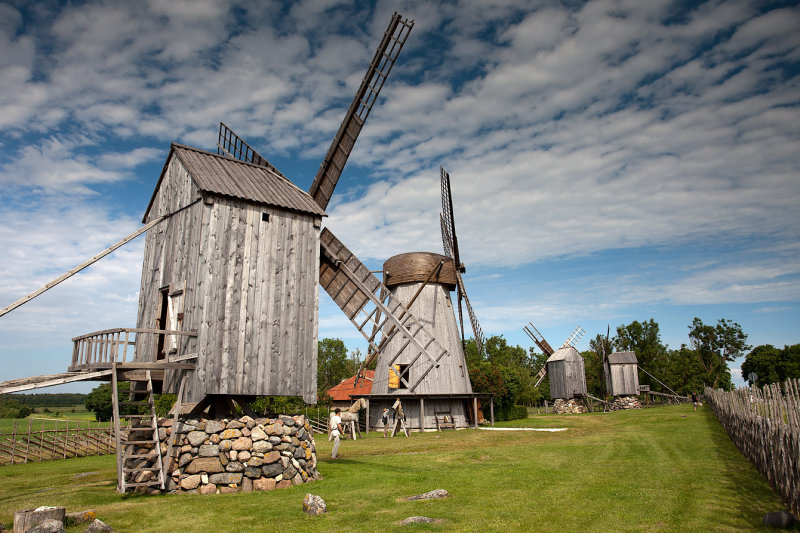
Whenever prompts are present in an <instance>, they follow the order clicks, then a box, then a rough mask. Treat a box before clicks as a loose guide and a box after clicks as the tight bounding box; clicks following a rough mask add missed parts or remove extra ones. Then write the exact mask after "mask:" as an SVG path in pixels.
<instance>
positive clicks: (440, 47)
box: [0, 0, 800, 391]
mask: <svg viewBox="0 0 800 533" xmlns="http://www.w3.org/2000/svg"><path fill="white" fill-rule="evenodd" d="M394 10H397V11H399V12H400V13H402V14H403V15H405V16H408V17H411V18H413V19H415V21H416V24H415V27H414V29H413V31H412V33H411V36H410V37H409V40H408V42H407V44H406V47H405V49H404V50H403V52H402V54H401V55H400V58H399V60H398V63H397V65H396V66H395V68H394V70H393V71H392V73H391V76H390V78H389V81H388V82H387V84H386V86H385V87H384V90H383V92H382V94H381V98H380V99H379V101H378V103H377V105H376V106H375V108H374V109H373V111H372V114H371V116H370V118H369V120H368V121H367V124H366V127H365V129H364V130H363V132H362V134H361V137H360V139H359V141H358V143H357V145H356V149H355V150H354V152H353V154H352V156H351V158H350V161H349V163H348V166H347V168H346V169H345V172H344V174H343V176H342V179H341V181H340V182H339V185H338V187H337V190H336V194H335V195H334V199H333V201H332V203H331V204H330V205H329V207H328V213H329V215H330V216H329V217H328V218H327V219H326V220H325V224H327V225H329V226H330V227H331V229H332V230H333V231H334V232H335V233H336V234H337V236H339V237H340V238H341V239H342V240H343V241H344V242H345V243H346V244H347V245H348V246H349V247H350V248H351V249H352V250H353V251H354V252H355V253H356V254H357V255H358V256H359V257H360V258H361V259H362V260H364V261H365V262H366V263H367V264H368V265H369V266H370V267H373V268H376V269H377V268H380V265H381V264H382V262H383V260H385V259H386V258H388V257H390V256H391V255H394V254H397V253H403V252H409V251H416V250H426V251H435V252H441V246H442V245H441V237H440V233H439V222H438V212H439V206H440V203H439V202H440V200H439V181H438V180H439V172H438V168H439V165H444V167H445V168H446V169H447V170H448V171H449V172H450V175H451V181H452V189H453V197H454V204H455V220H456V226H457V230H458V238H459V243H460V248H461V252H462V258H463V260H464V262H465V263H466V265H467V272H466V274H465V282H466V284H467V290H468V293H469V296H470V300H471V301H472V304H473V306H474V308H475V311H476V313H477V315H478V317H479V319H480V321H481V324H482V326H483V329H484V331H485V332H486V333H487V334H502V335H504V336H505V337H506V338H507V339H508V340H509V341H510V342H512V343H515V344H520V345H523V346H525V347H528V346H530V345H531V342H530V341H529V340H528V338H527V336H525V335H524V333H523V332H522V327H523V326H524V325H525V324H526V323H527V322H528V321H532V322H533V323H534V324H535V325H536V326H537V327H538V328H539V330H540V331H541V332H542V333H543V334H544V335H545V337H546V338H547V339H548V340H549V341H550V342H551V344H552V343H560V342H561V341H562V340H563V338H564V337H566V335H567V334H568V333H569V332H570V331H571V330H572V328H573V327H574V326H575V325H577V324H580V325H582V326H583V327H584V328H585V329H586V330H587V335H586V337H585V338H584V340H583V341H582V342H581V343H579V344H578V348H579V349H586V346H587V341H588V339H589V338H591V337H593V336H594V335H595V334H597V333H600V332H603V333H604V332H605V329H606V325H607V324H610V325H611V327H612V330H613V328H615V327H616V326H618V325H620V324H627V323H629V322H631V321H633V320H640V321H643V320H647V319H649V318H651V317H652V318H654V319H655V320H656V321H657V322H658V323H659V325H660V326H661V331H662V338H663V340H664V342H666V343H667V344H669V345H670V346H671V347H678V346H679V345H680V344H681V343H685V342H687V341H688V339H687V333H688V326H689V324H690V323H691V321H692V318H693V317H695V316H699V317H701V318H702V319H703V320H705V321H706V322H709V323H715V322H716V321H717V319H719V318H727V319H731V320H734V321H736V322H738V323H740V324H741V325H742V327H743V328H744V330H745V332H746V333H747V334H748V335H749V340H750V343H751V344H752V345H754V346H755V345H758V344H763V343H771V344H775V345H778V346H783V345H784V344H794V343H797V342H800V333H799V332H798V325H797V324H798V322H799V321H800V320H799V319H800V303H799V301H800V207H799V206H800V149H798V148H799V147H800V143H799V141H800V128H798V124H800V107H799V105H800V90H799V89H800V88H799V87H798V82H800V32H798V31H797V28H799V27H800V9H799V8H798V7H797V6H796V5H794V2H748V1H743V0H731V1H724V2H716V1H709V2H666V1H650V2H639V1H611V0H597V1H593V2H579V1H514V0H495V1H483V0H481V1H471V0H465V1H461V2H444V3H441V5H432V3H430V2H422V1H397V2H393V3H389V2H384V1H378V2H377V3H370V4H367V3H362V2H345V1H336V0H314V1H307V2H302V1H301V2H295V3H279V2H238V1H227V0H226V1H216V0H205V1H191V2H190V1H188V0H186V1H171V2H159V1H149V2H148V1H143V2H129V3H110V2H99V1H87V2H69V3H63V2H55V1H43V2H24V1H15V0H12V1H10V2H6V3H4V4H0V51H1V52H2V53H0V200H1V201H0V250H2V251H3V254H2V256H3V260H2V261H1V262H0V306H5V305H7V304H8V303H11V302H12V301H14V300H16V299H18V298H20V297H22V296H24V295H25V294H27V293H29V292H31V291H32V290H34V289H36V288H37V287H39V286H41V285H43V284H44V283H46V282H47V281H49V280H51V279H53V278H54V277H56V276H57V275H59V274H61V273H62V272H64V271H66V270H67V269H69V268H71V267H72V266H74V265H76V264H78V263H80V262H81V261H83V260H84V259H86V258H88V257H90V256H92V255H94V254H95V253H96V252H98V251H100V250H102V249H103V248H105V247H106V246H108V245H110V244H111V243H113V242H115V241H116V240H118V239H120V238H122V237H123V236H125V235H126V234H128V233H130V232H132V231H134V230H135V229H137V228H138V227H139V226H140V220H141V217H142V214H143V212H144V210H145V208H146V206H147V201H148V199H149V197H150V194H151V193H152V189H153V187H154V185H155V182H156V180H157V178H158V173H159V171H160V168H161V166H162V165H163V162H164V159H165V158H166V156H167V153H168V150H169V143H170V142H172V141H176V142H180V143H184V144H189V145H193V146H197V147H200V148H205V149H209V150H214V149H215V148H214V147H215V143H216V136H217V127H218V123H219V121H220V120H222V121H225V122H226V123H227V124H228V125H229V126H231V127H232V128H233V129H234V130H236V131H237V132H238V133H239V134H241V135H242V136H243V137H245V138H246V139H247V140H248V142H249V143H250V144H251V145H252V146H253V147H255V148H256V149H257V150H258V151H259V152H260V153H261V154H262V155H263V156H265V157H266V158H267V159H269V160H270V162H271V163H273V164H274V165H275V166H277V167H278V168H279V169H280V170H281V171H282V172H283V173H284V174H286V175H287V176H289V177H290V178H291V179H292V180H294V181H295V183H297V184H298V185H299V186H300V187H302V188H306V189H307V188H308V186H309V185H310V183H311V180H312V178H313V176H314V173H315V172H316V170H317V168H318V166H319V163H320V161H321V159H322V157H323V155H324V153H325V150H326V149H327V147H328V145H329V143H330V140H331V138H332V137H333V134H334V133H335V131H336V129H337V127H338V125H339V123H340V121H341V119H342V117H343V115H344V111H345V109H346V107H347V105H348V104H349V102H350V100H351V99H352V95H353V94H354V92H355V89H356V87H357V86H358V84H359V82H360V80H361V77H362V76H363V73H364V70H365V69H366V65H367V64H368V62H369V60H370V58H371V57H372V54H373V53H374V50H375V48H376V46H377V43H378V42H379V40H380V36H381V35H382V33H383V31H384V29H385V27H386V24H387V23H388V21H389V18H390V16H391V13H392V12H393V11H394ZM142 248H143V239H141V238H140V239H138V240H137V241H134V242H133V243H132V244H130V245H127V246H126V247H123V248H122V249H120V250H118V251H117V252H115V253H114V254H113V255H111V256H109V257H107V258H106V259H104V260H102V261H100V262H99V263H97V264H96V265H95V266H93V267H92V268H90V269H88V270H87V271H84V272H83V273H81V274H79V275H78V276H75V277H73V278H72V279H70V280H69V281H67V282H65V283H64V284H62V285H60V286H59V287H57V288H56V289H53V290H52V291H50V292H48V293H46V294H45V295H43V296H41V297H39V298H37V299H36V300H34V301H33V302H31V303H29V304H27V305H25V306H23V307H21V308H19V309H17V310H16V311H14V312H12V313H10V314H8V315H6V316H4V317H2V318H0V380H3V379H10V378H17V377H24V376H29V375H37V374H43V373H54V372H61V371H64V370H66V367H67V365H68V364H69V361H70V357H71V340H70V339H71V338H72V337H74V336H77V335H80V334H83V333H88V332H91V331H96V330H100V329H105V328H112V327H133V326H134V325H135V320H136V306H137V301H138V289H139V281H140V276H141V258H142ZM320 301H321V305H320V331H319V334H320V337H340V338H343V339H344V340H345V342H346V343H347V344H348V346H349V347H350V348H351V349H354V348H360V349H361V350H362V352H363V351H364V344H363V342H362V341H361V338H360V336H359V334H358V333H357V331H356V330H355V329H354V328H353V327H352V326H351V324H350V323H349V321H347V319H346V318H345V317H344V315H342V314H341V312H339V310H338V308H336V306H335V304H333V303H332V302H331V300H330V299H329V298H328V297H327V295H324V291H323V295H322V296H321V298H320ZM740 363H741V361H737V362H736V363H735V364H734V365H733V366H734V367H735V368H738V366H739V364H740ZM82 387H83V388H81V386H73V387H72V390H88V389H87V387H86V386H82ZM89 388H90V387H89ZM51 391H55V389H51Z"/></svg>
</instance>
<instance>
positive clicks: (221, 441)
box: [151, 415, 319, 494]
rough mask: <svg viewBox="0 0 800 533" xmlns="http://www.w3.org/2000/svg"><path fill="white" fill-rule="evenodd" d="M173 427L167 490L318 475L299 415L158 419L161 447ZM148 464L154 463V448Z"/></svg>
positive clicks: (228, 488)
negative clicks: (175, 420) (215, 418)
mask: <svg viewBox="0 0 800 533" xmlns="http://www.w3.org/2000/svg"><path fill="white" fill-rule="evenodd" d="M173 433H175V434H176V440H175V442H174V444H173V446H172V461H171V462H170V471H169V473H168V474H167V482H166V489H165V491H167V492H188V493H201V494H212V493H218V492H240V491H242V492H251V491H254V490H256V491H264V490H272V489H276V488H279V489H280V488H285V487H290V486H292V485H300V484H301V483H306V482H308V481H311V480H317V479H319V474H318V473H317V456H316V445H315V443H314V437H313V434H312V431H311V426H310V424H309V423H308V420H307V419H306V417H305V416H303V415H296V416H279V417H278V418H258V419H253V418H251V417H249V416H243V417H241V418H237V419H233V420H229V419H223V420H209V419H203V418H199V419H188V420H180V421H178V422H177V424H175V426H174V427H173V420H172V419H171V418H164V419H161V420H159V439H160V441H161V453H162V454H163V455H164V456H165V457H164V461H165V463H166V453H167V450H168V448H169V439H170V438H171V437H172V435H173ZM151 455H152V459H153V461H152V465H153V466H155V460H156V457H155V454H151Z"/></svg>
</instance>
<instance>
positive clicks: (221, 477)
mask: <svg viewBox="0 0 800 533" xmlns="http://www.w3.org/2000/svg"><path fill="white" fill-rule="evenodd" d="M242 477H244V476H243V475H242V474H236V473H232V472H224V473H221V474H212V475H210V476H208V482H209V483H214V484H215V485H231V484H239V483H241V482H242Z"/></svg>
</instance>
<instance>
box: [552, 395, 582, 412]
mask: <svg viewBox="0 0 800 533" xmlns="http://www.w3.org/2000/svg"><path fill="white" fill-rule="evenodd" d="M553 412H554V413H556V414H559V415H569V414H580V413H585V412H586V407H585V406H584V405H581V404H580V403H578V402H577V401H576V400H575V399H571V400H562V399H561V398H559V399H557V400H556V401H555V403H553Z"/></svg>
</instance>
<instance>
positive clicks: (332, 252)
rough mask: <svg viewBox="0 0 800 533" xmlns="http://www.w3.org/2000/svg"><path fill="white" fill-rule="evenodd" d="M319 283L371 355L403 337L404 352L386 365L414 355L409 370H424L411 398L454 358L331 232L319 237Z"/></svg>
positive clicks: (410, 389)
mask: <svg viewBox="0 0 800 533" xmlns="http://www.w3.org/2000/svg"><path fill="white" fill-rule="evenodd" d="M320 247H321V254H320V257H321V261H320V272H319V283H320V285H321V286H322V287H323V288H324V289H325V291H326V292H327V293H328V294H329V295H330V297H331V298H332V299H333V301H334V302H336V305H338V306H339V308H340V309H341V310H342V311H344V313H345V315H347V318H349V319H350V321H351V322H352V323H353V325H355V326H356V328H357V329H358V331H360V332H361V334H362V335H363V336H364V338H365V339H366V340H367V343H368V344H369V347H370V349H371V350H374V351H375V352H378V351H379V346H380V345H381V344H383V343H384V339H386V341H388V340H389V339H391V338H394V337H396V336H397V335H400V336H401V338H402V339H403V342H402V344H401V348H400V350H399V351H398V352H396V353H395V354H394V357H393V358H392V359H391V360H390V361H387V364H388V366H390V367H391V366H392V365H393V364H394V363H395V361H396V360H397V358H398V357H400V355H401V354H410V355H409V360H410V362H409V363H408V367H411V366H413V365H415V364H416V365H422V366H421V370H420V372H419V374H415V375H418V376H419V377H418V378H417V379H416V380H415V382H414V383H411V384H410V385H409V387H408V391H409V392H412V393H413V392H414V389H416V387H417V386H418V385H419V384H420V383H421V382H422V380H424V379H425V377H426V376H427V375H428V374H429V373H430V371H431V370H433V369H434V368H437V367H438V366H439V361H440V360H441V359H442V358H443V357H446V356H449V355H450V353H449V352H448V351H447V350H446V349H445V348H443V347H442V346H441V344H440V343H439V342H437V340H436V338H435V337H434V336H433V335H432V334H431V333H430V332H429V331H428V329H427V328H426V327H425V326H424V325H423V324H422V323H421V322H420V321H419V320H417V319H416V318H415V317H414V315H412V314H411V313H410V312H409V311H408V309H407V308H406V307H405V306H404V305H403V304H402V303H400V301H399V300H398V299H397V298H395V297H394V296H393V295H392V294H391V292H390V291H389V290H388V289H387V288H386V286H384V285H383V283H381V282H380V281H379V280H378V278H377V277H375V275H374V274H372V272H370V270H369V269H368V268H367V267H366V266H364V264H363V263H362V262H361V261H359V259H358V258H357V257H356V256H355V255H353V253H352V252H351V251H350V250H348V249H347V247H346V246H345V245H344V244H343V243H342V242H341V241H340V240H339V239H337V238H336V236H335V235H334V234H333V233H332V232H331V231H330V230H328V229H327V228H325V229H324V230H322V234H321V235H320Z"/></svg>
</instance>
